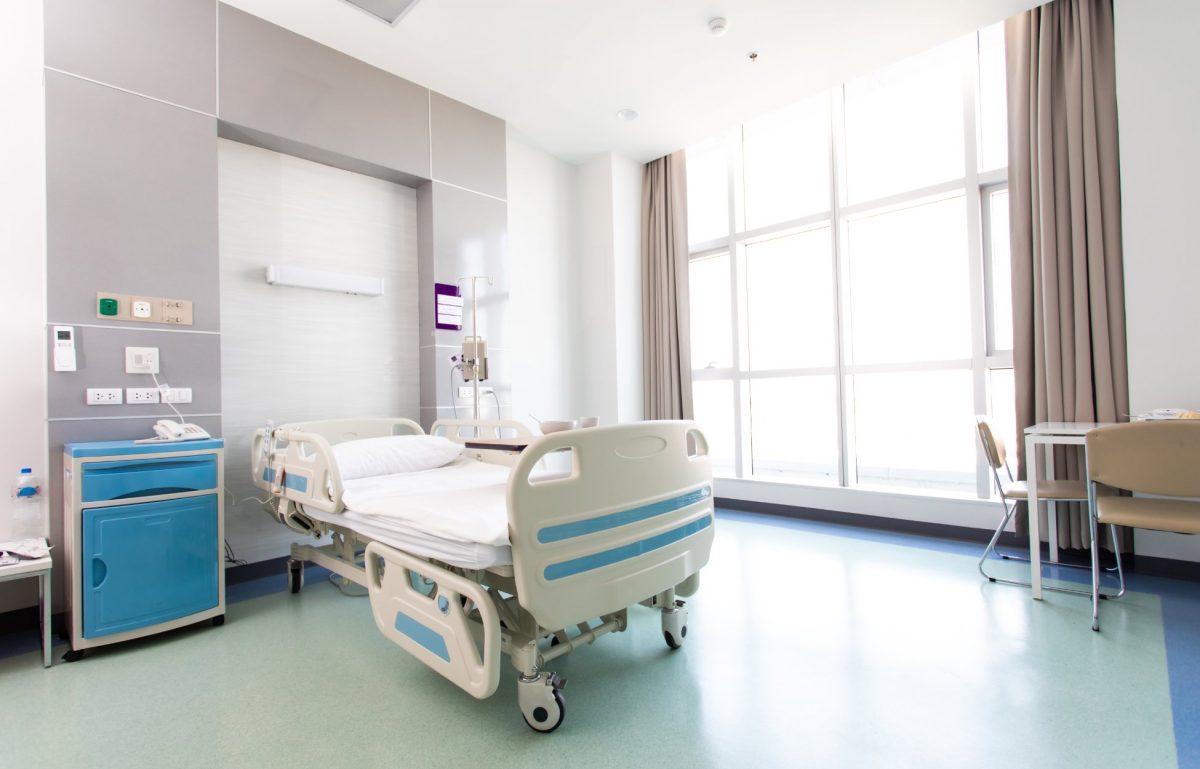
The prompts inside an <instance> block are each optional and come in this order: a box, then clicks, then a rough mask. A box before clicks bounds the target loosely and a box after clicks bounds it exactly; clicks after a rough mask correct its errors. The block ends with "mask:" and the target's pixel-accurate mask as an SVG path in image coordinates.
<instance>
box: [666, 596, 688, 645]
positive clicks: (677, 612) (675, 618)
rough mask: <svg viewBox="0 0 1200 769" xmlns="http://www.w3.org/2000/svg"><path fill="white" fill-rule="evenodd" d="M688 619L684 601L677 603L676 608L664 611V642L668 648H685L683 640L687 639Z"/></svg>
mask: <svg viewBox="0 0 1200 769" xmlns="http://www.w3.org/2000/svg"><path fill="white" fill-rule="evenodd" d="M687 619H688V612H687V607H686V606H684V604H683V601H676V602H675V605H674V606H672V607H670V608H666V609H663V610H662V631H663V640H664V641H666V642H667V646H670V647H671V648H672V649H678V648H679V647H680V646H683V639H685V638H687Z"/></svg>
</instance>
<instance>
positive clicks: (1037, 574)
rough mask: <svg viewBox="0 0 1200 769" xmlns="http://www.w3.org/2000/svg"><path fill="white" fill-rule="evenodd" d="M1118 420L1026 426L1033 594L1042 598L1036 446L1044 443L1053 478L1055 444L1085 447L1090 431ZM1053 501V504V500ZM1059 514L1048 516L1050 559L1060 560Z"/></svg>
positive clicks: (1040, 524) (1047, 471)
mask: <svg viewBox="0 0 1200 769" xmlns="http://www.w3.org/2000/svg"><path fill="white" fill-rule="evenodd" d="M1111 424H1116V423H1115V422H1038V423H1037V424H1036V425H1033V426H1032V427H1027V428H1025V468H1026V470H1025V475H1026V476H1027V478H1028V483H1029V566H1030V580H1029V581H1030V583H1031V585H1032V588H1033V597H1034V598H1035V599H1037V600H1039V601H1040V600H1041V598H1042V523H1041V516H1040V515H1038V511H1039V506H1038V494H1037V486H1038V475H1039V472H1038V467H1039V464H1038V461H1037V447H1038V446H1045V447H1046V450H1045V455H1046V456H1045V463H1044V465H1042V466H1043V467H1044V468H1045V473H1046V478H1047V479H1052V478H1053V477H1054V446H1063V445H1066V446H1083V445H1084V444H1085V442H1086V436H1087V434H1088V431H1089V430H1095V429H1096V428H1097V427H1107V426H1109V425H1111ZM1050 504H1053V503H1050ZM1056 518H1057V515H1056V514H1055V513H1053V512H1052V513H1050V514H1049V515H1048V521H1047V522H1048V523H1049V527H1050V531H1049V536H1048V539H1049V543H1050V561H1051V562H1052V563H1057V562H1058V526H1057V525H1056V524H1057V520H1056Z"/></svg>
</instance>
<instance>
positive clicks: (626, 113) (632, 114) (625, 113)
mask: <svg viewBox="0 0 1200 769" xmlns="http://www.w3.org/2000/svg"><path fill="white" fill-rule="evenodd" d="M637 119H638V111H637V110H635V109H629V108H628V107H626V108H625V109H622V110H617V120H624V121H625V122H626V123H628V122H629V121H630V120H637Z"/></svg>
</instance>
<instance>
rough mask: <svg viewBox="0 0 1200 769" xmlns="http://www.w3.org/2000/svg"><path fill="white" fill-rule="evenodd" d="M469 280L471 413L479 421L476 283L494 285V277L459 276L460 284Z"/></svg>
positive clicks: (477, 296) (477, 292)
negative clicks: (483, 282) (481, 281)
mask: <svg viewBox="0 0 1200 769" xmlns="http://www.w3.org/2000/svg"><path fill="white" fill-rule="evenodd" d="M468 280H469V281H471V340H472V343H471V347H470V349H471V357H470V361H469V365H470V366H471V389H472V395H473V399H474V408H473V410H472V412H471V413H472V415H473V418H474V419H475V421H476V422H478V421H479V374H480V366H479V307H478V299H479V291H478V290H477V289H476V287H475V283H476V281H479V280H486V281H487V284H488V285H489V286H490V285H492V278H491V276H490V275H469V276H467V277H465V278H459V279H458V285H460V286H461V285H462V284H463V283H466V282H467V281H468ZM464 346H465V345H464ZM463 362H464V363H467V362H468V361H466V360H464V361H463ZM485 365H486V364H485ZM497 416H499V415H497ZM477 429H478V428H477Z"/></svg>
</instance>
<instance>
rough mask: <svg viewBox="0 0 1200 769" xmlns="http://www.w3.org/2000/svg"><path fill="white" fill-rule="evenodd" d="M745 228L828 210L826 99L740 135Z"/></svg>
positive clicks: (774, 116)
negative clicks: (744, 193)
mask: <svg viewBox="0 0 1200 769" xmlns="http://www.w3.org/2000/svg"><path fill="white" fill-rule="evenodd" d="M742 137H743V146H742V153H743V154H742V158H743V167H742V174H743V177H744V179H745V182H746V228H747V229H751V230H753V229H755V228H757V227H766V226H767V225H771V224H778V223H779V222H787V221H791V220H792V219H799V218H800V217H802V216H808V215H810V214H817V213H821V212H822V211H828V210H829V207H830V205H829V96H828V95H827V94H822V95H821V96H819V97H816V98H813V99H809V100H808V101H805V102H801V103H800V104H797V105H795V106H792V107H788V108H787V109H782V110H779V111H778V112H773V113H771V114H770V115H766V116H765V117H761V118H759V119H757V120H755V121H753V122H751V123H747V124H746V125H745V126H744V127H743V129H742Z"/></svg>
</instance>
